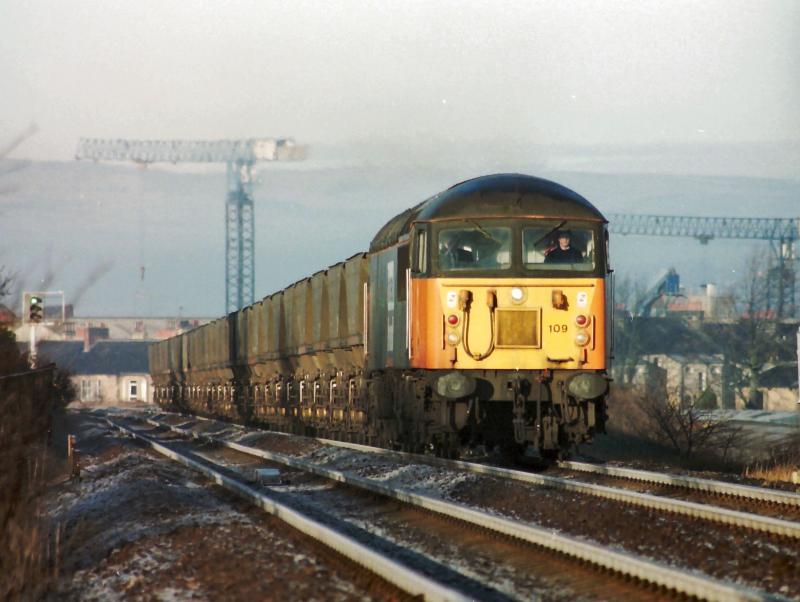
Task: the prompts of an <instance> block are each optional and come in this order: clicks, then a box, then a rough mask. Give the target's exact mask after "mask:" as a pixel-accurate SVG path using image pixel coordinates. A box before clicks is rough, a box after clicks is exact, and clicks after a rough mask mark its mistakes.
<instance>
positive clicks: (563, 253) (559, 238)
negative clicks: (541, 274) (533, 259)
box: [544, 230, 583, 263]
mask: <svg viewBox="0 0 800 602" xmlns="http://www.w3.org/2000/svg"><path fill="white" fill-rule="evenodd" d="M554 238H555V240H556V242H557V243H558V244H557V245H556V246H554V247H553V248H551V249H550V250H549V251H548V252H547V254H546V255H545V257H544V262H545V263H580V262H581V261H583V253H581V252H580V251H579V250H578V249H576V248H575V247H573V246H571V245H570V242H571V239H572V233H571V232H570V231H569V230H559V231H558V232H556V234H555V236H554Z"/></svg>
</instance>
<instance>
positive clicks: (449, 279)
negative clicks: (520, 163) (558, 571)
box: [370, 174, 610, 456]
mask: <svg viewBox="0 0 800 602" xmlns="http://www.w3.org/2000/svg"><path fill="white" fill-rule="evenodd" d="M390 223H391V222H390ZM402 230H405V231H406V233H407V237H406V236H402V234H401V235H400V236H398V240H399V241H400V243H401V245H402V244H403V243H406V244H408V249H407V252H408V267H407V274H406V288H407V293H406V294H407V302H406V305H405V310H406V311H405V316H404V317H405V318H406V320H405V321H406V324H405V325H406V330H407V333H406V345H405V346H404V347H405V351H406V352H407V357H405V358H401V357H398V354H397V353H396V352H395V353H394V357H392V356H391V354H386V353H382V352H383V351H385V349H383V348H382V347H381V344H380V342H379V341H376V343H377V345H376V347H377V348H376V350H375V351H376V355H378V356H382V357H383V359H384V361H382V362H380V361H379V363H383V364H385V367H394V368H398V367H401V366H402V367H403V368H404V373H405V376H406V378H407V379H412V378H416V379H424V381H425V382H426V383H427V385H428V386H427V389H426V392H425V395H424V396H425V398H426V403H427V408H428V412H427V413H428V420H427V426H426V427H425V428H426V430H427V432H428V433H431V432H433V431H436V430H437V429H438V431H439V433H438V435H434V437H433V438H434V439H436V437H437V436H438V438H439V439H440V440H443V441H447V442H448V443H447V444H446V446H449V447H450V448H453V447H454V446H456V445H458V446H462V445H464V444H481V443H482V444H488V445H489V446H494V445H497V444H500V445H503V444H509V443H510V444H513V445H515V446H517V447H528V449H529V450H532V451H537V452H539V453H541V454H542V455H545V456H554V455H556V454H564V453H566V452H567V451H568V450H569V449H570V448H571V447H573V446H574V445H575V444H577V443H581V442H584V441H588V440H590V439H591V437H592V435H593V434H594V433H595V432H602V430H603V426H604V422H605V399H606V396H607V392H608V379H607V377H606V370H607V368H608V361H609V355H610V354H609V349H608V346H609V343H610V341H609V340H608V336H607V331H606V325H607V317H606V310H607V307H609V305H608V304H607V301H606V295H607V292H608V291H607V287H606V278H607V274H609V268H608V251H607V240H608V237H607V230H606V221H605V219H604V218H603V216H602V215H601V214H600V212H599V211H597V209H595V208H594V207H593V206H592V205H591V204H590V203H589V202H588V201H586V200H585V199H583V198H582V197H580V196H579V195H578V194H576V193H574V192H572V191H570V190H568V189H566V188H564V187H563V186H560V185H558V184H555V183H553V182H549V181H546V180H542V179H539V178H534V177H530V176H522V175H517V174H500V175H495V176H486V177H483V178H477V179H475V180H469V181H467V182H464V183H462V184H459V185H457V186H454V187H453V188H451V189H449V190H447V191H445V192H443V193H441V194H440V195H437V196H436V197H433V198H432V199H429V200H428V201H426V202H425V203H424V204H422V205H420V206H418V207H416V208H414V209H413V210H411V214H410V215H406V216H405V224H404V226H403V228H402ZM402 230H401V231H402ZM387 251H388V249H387ZM379 254H380V251H378V253H376V254H375V255H376V257H374V258H373V264H374V267H375V272H377V273H380V272H381V265H380V261H379V259H378V257H379ZM400 256H401V257H402V252H401V253H400ZM398 263H400V264H401V265H402V264H404V263H405V262H404V261H402V260H401V261H400V262H398ZM398 276H399V275H398ZM376 305H377V304H373V307H374V308H375V309H376V310H378V308H377V307H376ZM395 313H396V312H395ZM391 321H392V322H393V323H395V322H399V321H401V320H398V319H397V316H391ZM374 334H375V333H371V335H370V340H371V341H373V340H375V339H376V338H379V337H376V336H373V335H374ZM395 347H396V346H395ZM373 359H376V358H373ZM378 359H379V360H380V358H378ZM372 366H373V367H374V368H379V367H380V366H378V365H376V364H375V362H373V363H372ZM419 395H420V393H419V391H418V392H417V396H419ZM431 408H433V411H430V410H431ZM420 428H422V427H420V426H418V427H417V430H419V429H420Z"/></svg>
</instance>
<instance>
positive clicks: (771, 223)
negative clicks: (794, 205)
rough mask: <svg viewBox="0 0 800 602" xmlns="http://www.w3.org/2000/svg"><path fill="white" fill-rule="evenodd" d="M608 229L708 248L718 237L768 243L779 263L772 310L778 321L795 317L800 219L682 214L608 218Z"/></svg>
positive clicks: (771, 277)
mask: <svg viewBox="0 0 800 602" xmlns="http://www.w3.org/2000/svg"><path fill="white" fill-rule="evenodd" d="M608 220H609V230H610V231H611V232H612V233H615V234H623V235H624V234H639V235H645V236H690V237H692V238H696V239H697V240H699V241H700V244H703V245H707V244H708V243H709V241H711V240H713V239H715V238H738V239H751V240H767V241H769V242H770V244H771V246H772V251H773V253H774V255H775V258H776V260H777V266H776V267H774V268H773V269H772V270H771V271H770V274H769V290H768V294H769V298H770V305H771V307H774V308H775V312H776V314H777V316H778V317H779V318H788V317H792V316H794V314H795V311H796V310H797V304H796V294H795V291H796V274H797V266H796V265H795V264H796V262H797V260H798V254H797V241H798V239H800V218H798V219H794V218H760V217H689V216H680V215H630V214H618V213H616V214H615V213H612V214H609V215H608Z"/></svg>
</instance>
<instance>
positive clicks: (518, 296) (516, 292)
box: [511, 286, 525, 303]
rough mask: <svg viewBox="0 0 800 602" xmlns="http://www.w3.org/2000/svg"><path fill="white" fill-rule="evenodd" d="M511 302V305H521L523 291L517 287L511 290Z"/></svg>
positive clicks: (523, 299) (523, 296) (523, 298)
mask: <svg viewBox="0 0 800 602" xmlns="http://www.w3.org/2000/svg"><path fill="white" fill-rule="evenodd" d="M511 301H512V302H513V303H522V302H523V301H525V291H524V290H523V289H521V288H520V287H518V286H515V287H514V288H512V289H511Z"/></svg>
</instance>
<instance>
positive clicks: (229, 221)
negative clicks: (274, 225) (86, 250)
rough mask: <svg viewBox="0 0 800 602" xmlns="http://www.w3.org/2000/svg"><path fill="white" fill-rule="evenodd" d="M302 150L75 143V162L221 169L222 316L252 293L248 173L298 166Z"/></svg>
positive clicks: (265, 145)
mask: <svg viewBox="0 0 800 602" xmlns="http://www.w3.org/2000/svg"><path fill="white" fill-rule="evenodd" d="M304 155H305V148H304V147H301V146H297V145H295V143H294V141H293V140H292V139H290V138H249V139H243V140H119V139H117V140H112V139H97V138H81V140H80V141H79V142H78V150H77V152H76V153H75V158H76V159H77V160H82V159H88V160H92V161H133V162H135V163H137V164H139V165H145V166H146V165H149V164H150V163H225V164H226V165H227V169H228V194H227V199H226V201H225V311H226V312H227V313H230V312H232V311H236V310H237V309H240V308H242V307H244V306H245V305H248V304H251V303H253V301H254V292H255V252H254V246H255V222H254V208H253V168H254V166H255V164H256V163H257V162H258V161H284V160H300V159H303V158H304Z"/></svg>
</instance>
